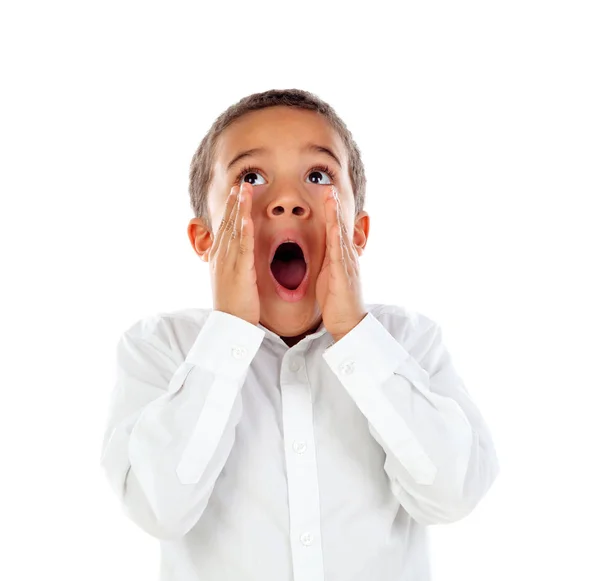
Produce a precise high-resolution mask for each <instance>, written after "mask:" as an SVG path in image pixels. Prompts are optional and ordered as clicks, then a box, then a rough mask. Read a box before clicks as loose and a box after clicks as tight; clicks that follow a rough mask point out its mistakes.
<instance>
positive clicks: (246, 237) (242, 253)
mask: <svg viewBox="0 0 600 581" xmlns="http://www.w3.org/2000/svg"><path fill="white" fill-rule="evenodd" d="M241 214H242V219H241V222H240V242H239V244H240V246H239V250H238V256H237V262H236V266H239V268H240V269H242V270H252V268H254V222H252V188H247V191H245V192H244V201H243V202H242V206H241Z"/></svg>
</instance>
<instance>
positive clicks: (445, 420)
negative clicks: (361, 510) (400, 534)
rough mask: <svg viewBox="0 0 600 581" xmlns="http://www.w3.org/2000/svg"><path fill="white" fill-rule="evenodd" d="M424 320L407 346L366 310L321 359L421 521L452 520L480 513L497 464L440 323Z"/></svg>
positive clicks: (408, 508) (402, 496) (395, 491)
mask: <svg viewBox="0 0 600 581" xmlns="http://www.w3.org/2000/svg"><path fill="white" fill-rule="evenodd" d="M383 316H387V315H385V314H384V315H383ZM419 321H420V322H419V323H418V324H414V325H413V327H414V328H415V330H414V331H413V332H412V334H410V333H409V334H408V335H409V337H408V338H407V340H406V345H407V347H406V348H405V347H404V346H403V344H402V341H400V340H399V339H398V338H397V337H399V336H401V335H403V334H407V333H406V332H404V333H402V332H401V331H400V330H398V331H397V332H396V331H395V329H394V324H395V323H394V321H392V322H391V323H390V325H389V326H390V328H392V332H390V331H388V329H387V328H386V327H385V326H384V325H383V324H382V323H381V322H380V321H379V320H378V319H377V318H376V317H375V316H373V314H371V313H368V315H367V316H366V317H365V318H364V319H363V320H362V321H361V322H360V323H359V324H358V325H357V326H356V327H355V328H354V329H352V331H350V332H349V333H348V334H347V335H345V336H344V337H343V338H342V339H340V340H339V341H338V342H337V343H335V344H334V345H332V346H331V347H329V348H328V349H327V350H326V351H325V352H324V354H323V358H324V359H325V361H326V362H327V364H328V365H329V367H330V368H331V370H332V371H333V372H334V373H335V374H336V376H337V377H338V379H339V381H340V382H341V383H342V385H343V386H344V387H345V389H346V390H347V392H348V393H349V395H350V396H351V397H352V398H353V399H354V401H355V403H356V405H357V406H358V408H359V409H360V411H361V412H362V413H363V415H364V416H365V417H366V419H367V420H368V422H369V430H370V432H371V434H372V435H373V437H374V438H375V439H376V441H377V442H378V443H379V444H380V445H381V446H382V448H383V449H384V451H385V453H386V460H385V463H384V470H385V471H386V473H387V475H388V476H389V479H390V486H391V490H392V492H393V494H394V495H395V496H396V497H397V498H398V500H399V501H400V503H401V504H402V506H403V507H404V508H405V510H406V511H407V512H408V513H409V514H410V515H411V516H412V517H413V518H414V519H415V520H416V521H417V522H419V523H421V524H426V525H429V524H441V523H450V522H454V521H457V520H459V519H461V518H463V517H465V516H466V515H468V514H469V513H470V512H471V511H472V510H473V509H474V508H475V506H476V505H477V504H478V502H479V501H480V500H481V499H482V497H483V496H484V495H485V493H486V492H487V490H488V489H489V488H490V486H491V485H492V483H493V481H494V480H495V478H496V476H497V474H498V472H499V464H498V459H497V456H496V451H495V448H494V444H493V442H492V437H491V434H490V432H489V430H488V427H487V426H486V423H485V421H484V419H483V417H482V415H481V413H480V412H479V410H478V409H477V407H476V406H475V404H474V403H473V401H472V399H471V398H470V396H469V394H468V392H467V390H466V389H465V387H464V385H463V382H462V380H461V378H460V377H459V376H458V374H457V372H456V370H455V368H454V366H453V364H452V360H451V357H450V354H449V353H448V351H447V349H446V348H445V346H444V344H443V342H442V334H441V329H440V327H439V325H438V324H436V323H435V322H433V321H431V320H430V319H427V318H426V317H422V316H420V317H419ZM409 343H410V345H409ZM409 350H410V352H409Z"/></svg>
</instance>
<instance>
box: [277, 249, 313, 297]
mask: <svg viewBox="0 0 600 581" xmlns="http://www.w3.org/2000/svg"><path fill="white" fill-rule="evenodd" d="M306 269H307V266H306V260H305V258H304V253H303V252H302V248H300V246H299V245H298V244H296V243H295V242H284V243H283V244H280V245H279V247H278V248H277V251H276V252H275V256H274V257H273V261H272V262H271V272H272V273H273V276H274V277H275V280H276V281H277V282H278V283H279V284H280V285H281V286H282V287H284V288H286V289H288V290H295V289H297V288H298V287H299V286H300V283H301V282H302V281H303V280H304V276H305V275H306Z"/></svg>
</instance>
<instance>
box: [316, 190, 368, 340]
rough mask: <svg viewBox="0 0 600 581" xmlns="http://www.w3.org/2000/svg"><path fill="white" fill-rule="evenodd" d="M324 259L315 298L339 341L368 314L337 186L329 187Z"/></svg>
mask: <svg viewBox="0 0 600 581" xmlns="http://www.w3.org/2000/svg"><path fill="white" fill-rule="evenodd" d="M325 196H326V197H325V200H324V204H325V218H326V226H325V229H326V240H327V246H326V248H325V259H324V261H323V267H322V268H321V272H320V273H319V276H318V277H317V283H316V298H317V303H318V304H319V307H320V309H321V314H322V316H323V324H324V325H325V328H326V329H327V331H328V332H329V333H330V335H331V336H332V337H333V339H334V341H339V340H340V339H341V338H342V337H343V336H344V335H346V333H348V332H349V331H351V330H352V329H353V328H354V327H356V325H358V323H360V322H361V321H362V319H363V318H364V317H365V316H366V315H367V309H366V308H365V305H364V303H363V299H362V289H361V284H360V273H359V265H358V253H357V251H356V249H355V247H354V242H353V241H352V240H351V239H350V237H349V236H348V230H347V228H346V225H345V224H344V220H343V216H342V207H341V204H340V200H339V197H338V194H337V192H336V191H335V188H333V187H332V188H326V194H325Z"/></svg>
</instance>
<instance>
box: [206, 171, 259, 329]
mask: <svg viewBox="0 0 600 581" xmlns="http://www.w3.org/2000/svg"><path fill="white" fill-rule="evenodd" d="M246 184H247V182H242V184H241V186H240V187H237V186H234V187H233V188H232V189H231V191H230V193H229V197H228V198H227V203H226V206H225V212H224V214H223V219H222V220H221V224H220V226H219V229H218V231H217V234H216V236H215V239H214V241H213V244H212V247H211V249H210V251H209V254H208V261H209V264H210V274H211V281H212V290H213V308H214V310H215V311H223V312H224V313H229V314H230V315H235V316H236V317H239V318H240V319H244V320H245V321H248V322H249V323H252V324H253V325H256V324H258V321H259V318H260V301H259V298H258V287H257V285H256V269H255V267H254V224H253V222H252V218H251V214H250V211H251V209H252V186H251V185H246ZM240 194H241V196H240ZM240 198H241V199H240Z"/></svg>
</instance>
